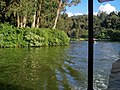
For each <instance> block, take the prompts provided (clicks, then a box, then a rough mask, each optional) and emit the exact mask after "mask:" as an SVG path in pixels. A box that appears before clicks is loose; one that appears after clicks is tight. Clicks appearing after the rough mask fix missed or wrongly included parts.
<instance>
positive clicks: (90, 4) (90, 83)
mask: <svg viewBox="0 0 120 90" xmlns="http://www.w3.org/2000/svg"><path fill="white" fill-rule="evenodd" d="M88 90H93V0H88Z"/></svg>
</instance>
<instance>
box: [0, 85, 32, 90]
mask: <svg viewBox="0 0 120 90" xmlns="http://www.w3.org/2000/svg"><path fill="white" fill-rule="evenodd" d="M0 90H34V89H32V88H26V87H21V86H17V85H10V84H7V83H0Z"/></svg>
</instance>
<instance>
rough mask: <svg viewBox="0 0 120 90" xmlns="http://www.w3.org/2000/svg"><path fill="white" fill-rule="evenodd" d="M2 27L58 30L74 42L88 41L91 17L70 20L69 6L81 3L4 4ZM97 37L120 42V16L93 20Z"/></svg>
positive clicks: (32, 0)
mask: <svg viewBox="0 0 120 90" xmlns="http://www.w3.org/2000/svg"><path fill="white" fill-rule="evenodd" d="M0 3H1V4H0V23H9V24H10V25H13V26H15V27H19V28H22V27H31V28H33V27H35V28H54V29H55V28H56V29H58V30H62V31H65V32H66V33H67V35H68V36H69V37H71V38H87V37H88V33H87V32H88V16H87V15H79V16H72V17H68V15H67V13H66V12H65V10H66V6H72V5H77V4H79V3H80V0H72V1H71V2H69V0H1V1H0ZM94 37H95V38H98V39H111V40H120V12H111V13H110V14H106V13H105V12H99V13H98V15H97V16H94Z"/></svg>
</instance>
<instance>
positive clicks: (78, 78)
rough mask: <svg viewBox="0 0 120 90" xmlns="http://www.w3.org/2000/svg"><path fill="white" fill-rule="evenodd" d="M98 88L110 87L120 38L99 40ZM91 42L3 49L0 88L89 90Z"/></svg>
mask: <svg viewBox="0 0 120 90" xmlns="http://www.w3.org/2000/svg"><path fill="white" fill-rule="evenodd" d="M94 47H95V53H94V54H95V57H94V89H95V90H106V88H107V84H108V78H109V74H110V69H111V66H112V63H113V62H115V60H117V59H118V58H119V57H120V49H119V47H120V42H97V43H96V44H95V45H94ZM86 88H87V42H86V41H83V42H82V41H81V42H79V41H72V42H70V46H67V47H46V48H45V47H41V48H29V49H28V48H22V49H20V48H16V49H14V48H11V49H10V48H6V49H0V90H87V89H86Z"/></svg>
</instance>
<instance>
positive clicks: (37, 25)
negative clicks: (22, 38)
mask: <svg viewBox="0 0 120 90" xmlns="http://www.w3.org/2000/svg"><path fill="white" fill-rule="evenodd" d="M39 22H40V18H39V16H38V17H37V24H36V27H37V28H39Z"/></svg>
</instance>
